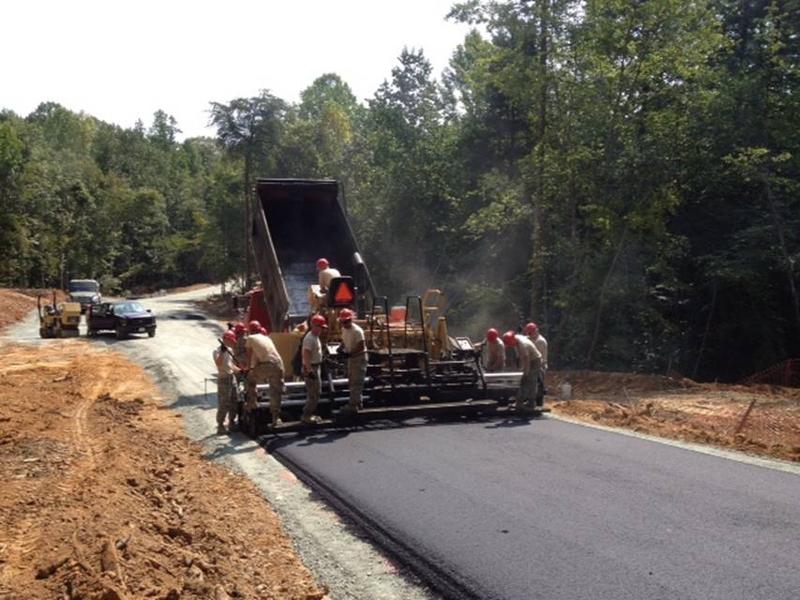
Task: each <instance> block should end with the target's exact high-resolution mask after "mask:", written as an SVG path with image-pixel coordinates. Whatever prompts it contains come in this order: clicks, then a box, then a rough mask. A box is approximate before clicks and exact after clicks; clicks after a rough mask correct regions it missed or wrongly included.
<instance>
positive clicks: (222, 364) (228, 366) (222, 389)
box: [213, 331, 239, 435]
mask: <svg viewBox="0 0 800 600" xmlns="http://www.w3.org/2000/svg"><path fill="white" fill-rule="evenodd" d="M235 346H236V334H235V333H233V331H226V332H225V334H224V335H223V336H222V345H221V346H219V347H218V348H215V349H214V352H213V356H214V364H215V365H216V366H217V434H220V435H221V434H224V433H226V429H225V417H228V430H229V431H234V429H235V428H236V412H237V410H236V409H237V406H236V385H235V382H234V377H235V375H236V373H238V372H239V367H238V366H236V363H235V361H234V358H233V349H234V348H235Z"/></svg>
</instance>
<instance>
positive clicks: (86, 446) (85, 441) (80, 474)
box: [0, 357, 125, 600]
mask: <svg viewBox="0 0 800 600" xmlns="http://www.w3.org/2000/svg"><path fill="white" fill-rule="evenodd" d="M107 362H108V359H106V358H105V357H103V358H99V360H98V361H97V363H96V367H97V368H96V370H94V371H93V372H92V376H93V377H92V382H91V385H90V386H89V387H88V388H86V390H85V391H84V390H81V396H80V401H79V403H78V405H77V406H76V407H75V409H74V411H73V412H72V414H71V418H70V424H71V427H70V432H69V433H70V435H69V437H70V442H71V447H70V454H71V455H74V456H78V457H80V458H79V459H78V460H76V461H73V462H71V463H70V467H69V469H68V470H67V471H66V472H65V473H63V475H62V476H61V477H59V480H58V481H57V482H56V483H55V485H54V486H53V484H52V481H50V480H49V479H48V478H43V479H42V480H41V481H40V482H39V483H38V485H36V486H35V487H34V488H33V489H32V490H31V494H30V497H31V498H32V499H36V500H41V499H43V498H47V497H48V496H50V497H51V498H52V493H48V489H49V490H52V489H55V491H56V496H58V497H62V498H64V497H70V496H71V495H72V494H74V493H75V492H76V490H77V489H78V487H80V486H82V485H83V484H84V483H85V481H86V480H87V479H88V478H89V477H91V475H92V473H93V472H94V471H95V470H96V469H97V449H96V447H95V444H94V443H93V441H92V438H91V434H90V433H89V414H90V411H91V409H92V407H93V406H94V404H95V402H96V401H97V399H98V397H99V396H100V395H101V394H102V393H103V392H104V390H107V389H108V387H109V380H110V370H109V368H108V365H107V364H104V363H107ZM60 366H61V365H60ZM63 366H67V367H71V366H72V363H67V364H64V365H63ZM103 367H105V368H103ZM124 387H125V383H124V382H120V383H118V384H117V385H116V386H114V391H117V389H124ZM26 508H27V509H28V510H27V511H26V512H24V513H23V514H22V515H21V517H20V518H19V520H17V522H16V526H15V527H14V529H13V531H12V532H11V534H10V536H9V538H8V539H7V541H5V542H2V547H4V548H5V552H3V553H2V554H0V558H2V565H0V566H2V569H1V570H0V600H5V599H6V598H8V597H10V595H11V594H12V593H13V590H11V589H10V587H9V585H8V583H7V582H8V581H9V580H11V579H12V578H13V576H14V575H15V573H18V572H19V571H21V570H24V569H30V568H31V567H32V565H31V564H30V560H29V559H30V558H31V554H32V553H33V552H35V551H36V550H37V549H38V548H39V546H40V543H41V541H42V531H43V529H44V524H45V523H46V522H47V521H48V520H49V518H50V516H51V514H52V512H53V511H57V510H58V503H57V501H55V498H52V500H51V501H48V502H41V501H39V502H37V503H35V504H33V505H32V506H26ZM3 555H4V556H3Z"/></svg>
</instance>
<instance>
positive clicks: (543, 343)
mask: <svg viewBox="0 0 800 600" xmlns="http://www.w3.org/2000/svg"><path fill="white" fill-rule="evenodd" d="M531 341H532V342H533V343H534V345H535V346H536V349H537V350H538V351H539V354H541V355H542V371H547V340H546V339H544V336H543V335H542V334H541V333H540V334H538V335H537V336H536V337H535V338H533V337H532V338H531Z"/></svg>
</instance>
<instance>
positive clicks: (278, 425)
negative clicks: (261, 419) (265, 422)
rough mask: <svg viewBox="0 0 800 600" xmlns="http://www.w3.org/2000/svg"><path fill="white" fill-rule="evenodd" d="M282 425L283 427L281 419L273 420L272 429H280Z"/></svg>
mask: <svg viewBox="0 0 800 600" xmlns="http://www.w3.org/2000/svg"><path fill="white" fill-rule="evenodd" d="M281 425H283V421H281V418H280V417H275V418H274V419H272V427H273V428H275V427H280V426H281Z"/></svg>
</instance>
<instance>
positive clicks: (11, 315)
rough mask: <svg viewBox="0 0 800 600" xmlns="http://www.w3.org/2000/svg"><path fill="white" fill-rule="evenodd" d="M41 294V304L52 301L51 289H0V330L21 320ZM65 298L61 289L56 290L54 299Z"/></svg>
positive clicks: (60, 299)
mask: <svg viewBox="0 0 800 600" xmlns="http://www.w3.org/2000/svg"><path fill="white" fill-rule="evenodd" d="M39 295H41V296H42V304H43V305H44V304H51V303H52V302H53V290H45V289H42V290H37V289H27V288H26V289H23V288H19V289H0V330H2V329H4V328H6V327H8V326H9V325H13V324H14V323H17V322H18V321H21V320H22V319H24V318H25V317H26V316H28V313H30V312H31V311H32V310H33V309H35V308H36V298H37V297H38V296H39ZM66 299H67V296H66V294H64V292H62V291H61V290H57V291H56V301H57V302H63V301H65V300H66Z"/></svg>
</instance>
